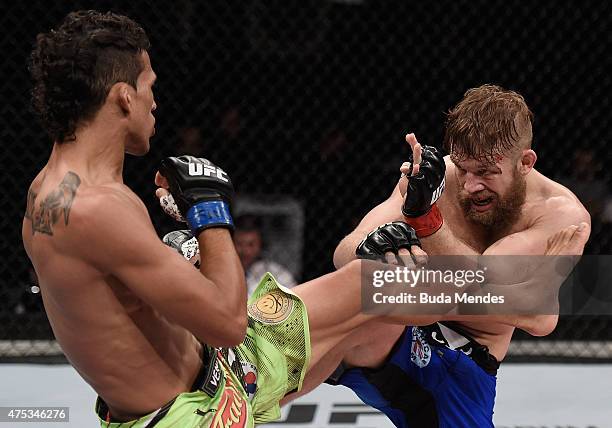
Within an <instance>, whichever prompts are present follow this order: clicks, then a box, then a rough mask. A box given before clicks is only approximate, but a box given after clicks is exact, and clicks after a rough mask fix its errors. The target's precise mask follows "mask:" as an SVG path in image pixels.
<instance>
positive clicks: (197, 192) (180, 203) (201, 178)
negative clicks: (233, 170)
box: [159, 155, 234, 237]
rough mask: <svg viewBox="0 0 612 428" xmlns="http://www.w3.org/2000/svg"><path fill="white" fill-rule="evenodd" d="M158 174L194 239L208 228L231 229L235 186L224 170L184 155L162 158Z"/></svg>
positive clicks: (203, 160)
mask: <svg viewBox="0 0 612 428" xmlns="http://www.w3.org/2000/svg"><path fill="white" fill-rule="evenodd" d="M159 172H160V174H161V175H163V176H164V177H165V178H166V179H167V180H168V184H169V187H170V189H169V190H170V194H171V195H172V197H173V199H174V201H175V202H176V206H177V208H178V211H179V214H180V216H181V217H182V218H184V219H185V221H186V222H187V224H188V225H189V228H190V229H191V232H192V233H193V235H194V236H195V237H197V236H198V235H199V234H200V232H202V231H203V230H205V229H208V228H211V227H224V228H227V229H230V230H232V231H233V230H234V221H233V219H232V215H231V203H232V199H233V197H234V186H233V185H232V182H231V180H230V178H229V177H228V175H227V174H226V172H225V171H223V170H222V169H221V168H219V167H218V166H216V165H214V164H213V163H212V162H210V161H209V160H207V159H203V158H196V157H194V156H187V155H183V156H179V157H167V158H165V159H163V160H162V161H161V164H160V166H159Z"/></svg>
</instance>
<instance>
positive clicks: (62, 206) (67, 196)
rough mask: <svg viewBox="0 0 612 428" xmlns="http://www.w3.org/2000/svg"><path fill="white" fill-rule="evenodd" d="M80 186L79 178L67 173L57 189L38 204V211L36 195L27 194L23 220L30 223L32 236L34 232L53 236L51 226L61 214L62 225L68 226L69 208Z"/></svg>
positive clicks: (33, 193) (30, 192)
mask: <svg viewBox="0 0 612 428" xmlns="http://www.w3.org/2000/svg"><path fill="white" fill-rule="evenodd" d="M80 184H81V179H80V178H79V176H78V175H76V174H75V173H74V172H72V171H68V172H67V173H66V175H65V176H64V179H63V180H62V182H61V183H60V184H59V185H58V187H57V189H55V190H53V191H51V192H49V194H48V195H47V196H46V197H45V199H43V201H42V202H40V205H39V207H38V209H36V207H35V203H36V196H37V194H36V193H35V192H33V191H32V190H30V191H29V192H28V204H27V207H26V213H25V218H27V219H29V220H31V221H32V235H33V234H34V233H36V232H39V233H45V234H47V235H53V225H54V224H55V223H57V222H58V220H59V219H60V217H61V216H62V214H63V217H64V224H65V225H66V226H67V225H68V220H69V218H70V208H71V207H72V202H73V201H74V198H75V196H76V192H77V188H78V187H79V185H80Z"/></svg>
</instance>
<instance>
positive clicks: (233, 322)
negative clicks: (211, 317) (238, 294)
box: [206, 311, 247, 348]
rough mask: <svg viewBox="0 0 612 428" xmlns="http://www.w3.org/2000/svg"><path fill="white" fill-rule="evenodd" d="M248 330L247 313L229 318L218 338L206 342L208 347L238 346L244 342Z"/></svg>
mask: <svg viewBox="0 0 612 428" xmlns="http://www.w3.org/2000/svg"><path fill="white" fill-rule="evenodd" d="M246 330H247V317H246V311H245V312H244V313H240V314H236V315H234V316H231V317H227V319H226V321H225V323H224V325H223V327H222V329H221V331H220V332H219V334H218V335H216V337H213V338H209V339H208V340H206V343H207V344H208V345H211V346H214V347H221V348H231V347H233V346H238V345H240V344H241V343H242V342H243V341H244V337H245V336H246Z"/></svg>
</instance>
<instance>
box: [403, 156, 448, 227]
mask: <svg viewBox="0 0 612 428" xmlns="http://www.w3.org/2000/svg"><path fill="white" fill-rule="evenodd" d="M422 148H423V151H422V158H421V164H420V168H419V173H418V174H416V175H413V176H411V175H410V173H408V174H407V176H408V177H407V178H408V188H407V191H406V196H405V197H404V203H403V205H402V213H403V214H404V219H405V221H406V222H407V223H408V224H410V225H411V226H412V227H414V229H415V230H416V234H417V236H419V237H420V238H423V237H425V236H429V235H432V234H434V233H435V232H436V231H437V230H438V229H440V227H442V223H443V218H442V214H441V213H440V210H439V209H438V207H437V206H436V201H437V200H438V198H439V197H440V196H441V195H442V192H443V191H444V184H445V174H446V164H445V163H444V156H443V155H442V153H441V152H440V151H438V149H436V148H435V147H431V146H422ZM409 161H410V162H411V163H413V161H414V160H413V159H412V155H411V157H410V159H409Z"/></svg>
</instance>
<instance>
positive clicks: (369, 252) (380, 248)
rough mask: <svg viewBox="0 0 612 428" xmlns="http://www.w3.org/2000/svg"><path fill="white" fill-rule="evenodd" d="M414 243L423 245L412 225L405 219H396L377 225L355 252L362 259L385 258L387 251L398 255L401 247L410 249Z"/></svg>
mask: <svg viewBox="0 0 612 428" xmlns="http://www.w3.org/2000/svg"><path fill="white" fill-rule="evenodd" d="M413 245H417V246H418V247H420V246H421V241H419V238H418V237H417V234H416V231H415V230H414V228H413V227H412V226H410V225H409V224H407V223H404V222H403V221H394V222H392V223H386V224H383V225H382V226H379V227H377V228H376V229H374V230H373V231H372V232H370V233H368V236H366V237H365V239H364V240H363V241H361V243H360V244H359V245H358V246H357V249H356V250H355V254H356V255H357V257H359V258H360V259H373V260H382V261H384V260H385V253H389V252H391V253H394V254H396V255H397V253H398V251H399V250H400V249H401V248H406V249H407V250H408V251H410V248H411V247H412V246H413Z"/></svg>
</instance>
